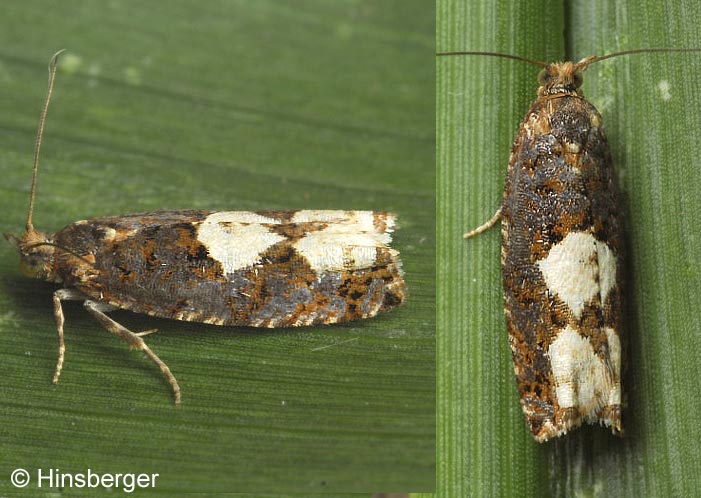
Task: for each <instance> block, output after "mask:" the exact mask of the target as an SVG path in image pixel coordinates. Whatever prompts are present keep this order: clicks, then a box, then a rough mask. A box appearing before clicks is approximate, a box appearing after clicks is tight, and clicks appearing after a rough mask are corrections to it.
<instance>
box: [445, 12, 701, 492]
mask: <svg viewBox="0 0 701 498" xmlns="http://www.w3.org/2000/svg"><path fill="white" fill-rule="evenodd" d="M700 20H701V5H700V4H699V3H698V2H695V1H688V0H669V1H666V2H637V1H632V0H615V1H609V0H593V1H590V0H586V1H584V0H582V1H578V0H573V1H559V2H551V1H546V0H535V1H532V2H518V1H513V0H498V1H496V2H491V1H489V2H482V1H472V0H439V1H438V7H437V48H438V50H439V51H452V50H484V51H499V52H506V53H509V54H517V55H521V56H525V57H531V58H534V59H539V60H546V61H550V60H558V59H563V58H564V59H574V60H579V59H581V58H583V57H586V56H589V55H594V54H597V55H603V54H606V53H610V52H615V51H620V50H625V49H633V48H644V47H701V22H700ZM700 68H701V57H700V54H639V55H634V56H629V57H621V58H618V59H611V60H607V61H603V62H600V63H598V64H595V65H593V66H591V68H590V69H589V70H588V71H587V72H586V73H585V75H584V85H583V87H582V88H583V90H584V94H585V95H586V96H587V97H588V98H589V100H590V101H591V102H592V103H593V104H594V105H595V106H597V108H598V109H599V111H600V112H601V114H602V116H603V122H604V128H605V130H606V132H607V135H608V139H609V143H610V146H611V151H612V154H613V159H614V167H615V171H616V174H617V176H618V179H619V183H620V186H621V190H622V191H623V196H622V199H621V202H622V207H623V210H624V220H625V221H624V227H625V232H624V235H625V237H626V239H627V249H628V260H627V263H626V268H627V273H628V279H627V288H626V297H627V308H628V309H627V313H626V329H627V330H626V332H627V336H628V342H629V351H628V357H627V365H628V368H627V372H626V374H625V376H624V390H625V392H626V393H627V400H628V405H627V407H626V408H625V413H624V420H623V421H624V426H625V429H626V437H625V438H624V439H618V438H616V437H613V436H611V434H610V432H609V431H607V430H603V429H601V428H599V427H586V428H582V429H578V430H577V431H575V432H573V433H571V434H569V435H567V436H566V437H563V438H561V439H559V440H555V441H552V442H549V443H546V444H543V445H538V444H536V443H535V442H534V441H533V439H532V437H531V435H530V433H529V432H528V431H527V429H526V425H525V422H524V418H523V414H522V412H521V407H520V405H519V402H518V393H517V390H516V385H515V382H514V378H513V367H512V364H511V353H510V351H509V347H508V339H507V333H506V328H505V325H504V315H503V299H502V283H501V272H500V263H499V250H500V240H501V236H500V233H499V230H498V229H493V230H491V231H490V232H487V233H485V234H483V235H481V236H480V237H478V238H475V239H472V240H469V241H465V240H463V239H462V234H463V233H464V232H465V231H466V230H468V229H471V228H474V227H476V226H478V225H479V224H480V223H482V222H484V221H485V220H487V219H488V218H489V217H490V216H491V215H492V214H493V213H494V211H495V210H496V208H497V206H498V205H499V203H500V202H501V196H502V189H503V185H504V175H505V172H506V166H507V164H508V159H509V152H510V148H511V143H512V141H513V137H514V135H515V134H516V130H517V128H518V125H519V123H520V122H521V120H522V119H523V116H524V115H525V113H526V110H527V109H528V105H529V103H530V102H531V101H533V100H534V98H535V95H536V89H537V80H536V77H537V74H538V71H539V68H538V67H534V66H530V65H528V64H523V63H519V62H516V61H510V60H505V59H497V58H494V57H452V58H440V59H439V60H438V61H437V83H436V87H437V137H438V143H437V161H436V162H437V170H438V181H437V187H438V189H437V198H438V208H437V212H438V225H437V230H438V235H437V242H438V261H439V263H438V282H439V284H438V299H437V302H438V357H437V358H438V364H439V369H438V387H437V389H438V395H437V398H438V401H437V403H438V413H439V416H438V453H439V455H440V457H439V463H438V474H437V483H438V490H439V492H438V496H441V497H448V496H449V497H465V496H469V497H515V496H518V497H539V498H540V497H598V496H601V497H628V496H641V497H642V496H644V497H651V498H654V497H670V496H674V497H692V496H700V492H699V489H701V473H699V472H698V469H699V468H700V462H701V446H700V445H699V444H698V442H699V441H700V440H701V416H700V415H699V414H701V397H699V396H698V390H699V382H700V381H701V362H699V357H700V356H701V294H699V292H698V289H701V270H700V267H699V261H701V228H699V225H698V223H697V220H698V210H699V202H700V201H701V194H700V193H699V184H700V183H701V182H700V180H701V174H700V169H699V164H698V163H699V161H698V150H697V149H698V143H699V142H700V141H701V113H699V108H700V104H701V83H699V79H698V76H697V75H698V73H699V69H700Z"/></svg>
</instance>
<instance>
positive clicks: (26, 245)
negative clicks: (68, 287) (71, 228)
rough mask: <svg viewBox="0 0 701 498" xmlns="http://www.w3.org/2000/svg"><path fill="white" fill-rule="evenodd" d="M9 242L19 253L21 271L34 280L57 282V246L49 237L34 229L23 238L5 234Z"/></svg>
mask: <svg viewBox="0 0 701 498" xmlns="http://www.w3.org/2000/svg"><path fill="white" fill-rule="evenodd" d="M4 235H5V238H6V239H7V241H8V242H9V243H10V244H11V245H12V246H13V247H14V248H15V249H16V250H17V252H19V256H20V271H21V272H22V273H23V274H24V275H26V276H28V277H32V278H38V279H41V280H48V281H51V282H55V281H57V277H56V275H55V272H54V253H55V250H56V246H54V244H53V242H52V241H51V240H50V239H49V237H48V236H47V235H46V234H45V233H43V232H39V231H37V230H34V229H33V228H32V229H31V230H27V231H26V232H24V234H23V235H22V236H21V237H17V236H16V235H14V234H11V233H6V234H4Z"/></svg>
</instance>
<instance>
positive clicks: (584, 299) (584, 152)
mask: <svg viewBox="0 0 701 498" xmlns="http://www.w3.org/2000/svg"><path fill="white" fill-rule="evenodd" d="M698 50H699V49H640V50H630V51H625V52H619V53H613V54H608V55H604V56H592V57H587V58H585V59H582V60H580V61H579V62H557V63H550V64H549V63H545V62H540V61H535V60H532V59H527V58H524V57H519V56H514V55H509V54H501V53H494V52H443V53H438V54H437V55H439V56H448V55H489V56H497V57H504V58H508V59H514V60H519V61H524V62H528V63H531V64H535V65H537V66H540V67H541V68H542V70H541V72H540V74H539V76H538V82H539V88H538V92H537V99H536V100H535V102H533V103H532V104H531V106H530V108H529V110H528V112H527V113H526V116H525V118H524V120H523V122H522V123H521V125H520V127H519V130H518V132H517V134H516V138H515V140H514V143H513V147H512V150H511V156H510V159H509V166H508V170H507V173H506V181H505V186H504V197H503V202H502V205H501V207H500V208H499V209H498V210H497V212H496V213H495V215H494V216H493V217H492V218H491V219H490V220H489V221H487V222H486V223H485V224H483V225H481V226H480V227H478V228H477V229H475V230H473V231H471V232H469V233H467V234H465V238H470V237H473V236H475V235H477V234H480V233H482V232H484V231H485V230H487V229H488V228H490V227H492V226H493V225H494V224H496V222H497V221H498V220H499V219H501V221H502V252H501V263H502V273H503V287H504V312H505V315H506V326H507V330H508V333H509V344H510V347H511V352H512V357H513V366H514V373H515V377H516V384H517V386H518V391H519V395H520V400H521V406H522V409H523V412H524V414H525V418H526V423H527V425H528V427H529V429H530V431H531V433H532V434H533V436H534V438H535V439H536V441H538V442H544V441H547V440H549V439H551V438H554V437H557V436H561V435H563V434H566V433H567V432H568V431H570V430H572V429H574V428H576V427H578V426H580V425H582V423H584V422H588V423H596V422H598V423H599V424H602V425H604V426H607V427H609V428H610V429H611V431H612V432H613V433H614V434H619V435H620V434H622V432H623V425H622V422H621V410H622V408H621V407H622V388H621V369H622V359H623V357H624V354H623V351H622V335H623V317H622V309H623V308H622V299H623V284H624V275H623V241H622V221H621V217H620V210H619V202H618V189H617V186H616V181H615V175H614V173H613V167H612V160H611V154H610V152H609V147H608V142H607V140H606V137H605V134H604V131H603V128H602V119H601V115H600V114H599V112H598V111H597V110H596V108H595V107H594V106H593V105H592V104H591V103H590V102H589V101H587V100H586V99H585V97H584V94H583V92H582V89H581V85H582V83H583V77H582V74H583V72H584V71H585V70H586V69H587V68H588V67H589V66H590V65H591V64H593V63H595V62H599V61H602V60H605V59H608V58H611V57H616V56H620V55H628V54H633V53H641V52H686V51H698Z"/></svg>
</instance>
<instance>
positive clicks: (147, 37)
mask: <svg viewBox="0 0 701 498" xmlns="http://www.w3.org/2000/svg"><path fill="white" fill-rule="evenodd" d="M434 19H435V17H434V8H433V5H431V4H430V3H426V2H423V1H421V0H412V1H410V2H405V1H399V0H396V1H388V2H375V1H371V0H362V1H361V0H343V1H337V2H327V1H323V0H305V1H300V2H287V1H284V0H260V1H256V2H248V1H212V2H188V1H184V0H179V1H172V2H167V4H165V3H158V2H146V3H144V2H137V1H134V0H118V1H111V2H84V1H79V0H69V1H65V2H60V3H55V4H54V3H46V2H40V1H32V0H28V1H23V2H12V3H10V4H8V5H4V6H3V15H2V16H1V18H0V46H1V47H2V48H1V49H0V87H1V88H2V102H3V106H2V108H3V111H2V113H0V128H1V129H2V135H3V139H2V142H1V143H0V175H1V176H2V179H3V181H2V185H1V186H0V189H1V191H2V194H1V195H0V212H2V214H3V217H2V220H0V225H1V228H2V231H3V232H6V231H11V232H14V233H18V232H19V231H21V230H22V227H23V226H24V221H25V217H26V207H27V202H28V186H29V181H30V174H31V171H30V169H31V161H32V156H31V154H32V151H33V142H34V134H35V132H36V121H37V117H38V114H39V109H40V106H41V103H42V100H43V98H44V92H45V84H46V83H45V82H46V76H47V71H46V67H47V64H48V60H49V58H50V56H51V55H52V54H53V53H54V52H55V51H56V50H57V49H59V48H66V49H68V52H67V53H66V54H65V55H64V56H63V57H62V60H61V65H60V67H59V72H58V77H57V82H56V87H55V90H54V100H53V102H52V107H51V109H50V111H49V116H48V121H47V126H46V133H45V136H44V145H43V157H42V162H41V169H40V172H39V188H38V194H37V204H36V209H35V216H34V221H35V225H36V227H37V228H38V229H41V230H47V231H56V230H59V229H60V228H61V227H62V226H64V225H66V224H69V223H71V222H74V221H77V220H79V219H85V218H93V217H98V216H104V215H119V214H124V213H129V212H140V211H148V210H153V209H180V208H196V209H226V210H249V209H298V208H317V209H378V210H390V211H394V212H396V213H398V215H399V220H400V225H401V226H400V229H399V230H398V231H397V232H396V234H395V242H394V245H395V246H396V248H397V249H399V250H400V251H401V252H402V258H403V261H404V267H405V270H406V279H407V283H408V287H409V292H410V299H409V300H408V302H407V303H406V305H404V306H402V307H401V308H399V309H398V310H396V311H394V312H392V313H388V314H385V315H383V316H379V317H377V318H376V319H373V320H367V321H362V322H357V323H353V324H349V325H345V326H330V327H315V328H301V329H295V330H274V331H262V330H255V329H234V328H221V327H215V326H208V325H204V324H197V323H181V322H176V321H170V320H157V319H152V318H148V317H144V316H140V315H134V314H131V313H127V312H116V313H114V315H113V316H114V317H115V319H117V320H119V321H120V322H122V323H124V324H125V325H126V326H127V327H129V328H131V329H132V330H135V331H139V330H145V329H152V328H157V329H159V332H158V333H157V334H154V335H151V336H148V338H147V342H148V344H149V345H150V346H151V348H152V349H153V350H154V351H155V352H156V353H157V354H159V356H160V357H161V358H162V359H163V360H164V361H165V362H166V363H167V364H168V365H169V366H170V368H171V370H172V371H173V372H174V374H175V375H176V376H177V378H178V380H179V382H180V385H181V387H182V389H183V403H182V406H181V407H180V408H178V409H176V408H174V406H173V404H172V398H171V393H170V388H169V386H168V385H167V383H166V382H165V380H164V379H163V377H162V376H161V374H160V372H159V371H158V370H157V369H156V368H155V367H154V366H153V365H152V364H151V363H150V362H149V361H148V360H147V359H146V358H145V357H144V356H143V355H142V354H140V353H138V352H131V353H130V352H129V351H128V349H127V348H126V346H125V344H123V343H122V342H121V341H119V340H117V339H115V338H114V337H112V336H111V335H110V334H108V333H107V332H105V331H104V330H103V329H102V327H101V326H100V325H99V324H98V323H97V322H95V321H94V320H92V319H91V318H90V317H89V316H88V315H87V314H86V313H85V312H84V310H83V309H82V308H81V306H80V304H79V303H66V304H65V305H64V312H65V314H66V319H67V323H66V343H67V353H66V364H65V366H64V369H63V374H62V376H61V381H60V382H59V384H58V385H57V386H53V385H52V384H51V376H52V373H53V369H54V363H55V360H56V354H57V351H56V349H57V347H56V330H55V325H54V322H53V312H52V305H51V293H52V292H53V290H54V289H55V288H56V287H55V286H53V285H51V284H44V283H40V282H37V281H31V280H27V279H24V278H23V277H22V276H21V275H20V273H19V271H18V268H17V264H18V258H17V255H16V254H15V253H14V251H13V250H12V248H11V247H10V246H9V245H5V244H2V245H0V271H1V272H2V273H1V274H2V276H1V277H0V391H1V392H2V402H1V403H0V441H2V444H0V494H2V495H6V494H8V493H12V491H13V489H14V488H12V486H11V485H10V483H9V474H10V472H11V471H12V469H14V468H17V467H22V468H25V469H27V470H29V471H30V472H31V473H32V475H33V477H34V478H35V477H36V469H39V468H41V469H45V470H48V469H51V468H53V469H60V470H61V471H62V472H87V469H88V468H90V469H92V471H93V472H100V473H104V472H111V473H117V472H121V473H124V472H135V473H140V472H146V473H151V472H154V473H159V474H160V477H159V478H158V482H157V485H156V489H155V490H156V491H157V492H161V493H162V494H163V495H167V496H173V495H174V494H175V493H178V492H195V491H200V492H215V491H239V492H268V493H281V492H288V493H292V492H297V493H304V494H305V496H308V495H309V494H310V493H314V492H319V493H320V492H324V493H326V492H329V493H334V494H335V495H336V496H341V495H340V494H339V493H341V492H358V493H359V492H363V493H367V494H369V493H370V492H373V491H376V490H378V489H406V490H415V491H431V490H433V488H434V479H435V443H434V441H435V334H434V332H435V321H434V317H435V228H434V227H435V225H434V222H435V170H434V166H433V165H434V151H435V142H434V128H433V116H434V108H435V104H434V99H433V98H432V96H433V94H434V74H433V71H432V70H431V68H432V66H431V64H432V60H433V51H434V44H433V37H434ZM35 485H36V483H32V484H30V487H29V488H27V489H28V490H29V489H32V490H33V491H29V493H30V494H31V493H32V492H34V493H37V492H38V489H37V488H36V487H33V486H35ZM51 491H58V490H56V489H54V490H51ZM64 491H65V492H66V494H67V495H68V496H72V495H74V493H82V491H81V490H76V489H73V490H72V492H71V489H69V488H67V487H66V488H65V489H64ZM276 496H279V495H276Z"/></svg>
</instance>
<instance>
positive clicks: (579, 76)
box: [573, 73, 584, 88]
mask: <svg viewBox="0 0 701 498" xmlns="http://www.w3.org/2000/svg"><path fill="white" fill-rule="evenodd" d="M573 81H574V87H575V88H579V87H580V86H582V83H584V77H583V76H582V73H574V78H573Z"/></svg>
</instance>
